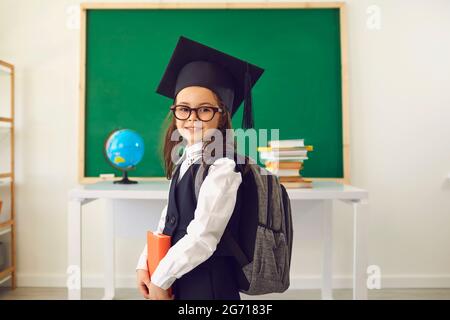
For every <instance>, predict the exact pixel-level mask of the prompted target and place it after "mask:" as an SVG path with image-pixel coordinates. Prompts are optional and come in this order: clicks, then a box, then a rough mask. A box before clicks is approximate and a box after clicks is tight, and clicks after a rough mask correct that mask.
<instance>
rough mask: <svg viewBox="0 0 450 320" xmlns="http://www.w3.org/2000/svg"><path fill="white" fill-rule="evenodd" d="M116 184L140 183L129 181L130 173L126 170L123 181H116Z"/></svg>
mask: <svg viewBox="0 0 450 320" xmlns="http://www.w3.org/2000/svg"><path fill="white" fill-rule="evenodd" d="M114 183H118V184H135V183H138V182H137V181H133V180H129V179H128V171H126V170H124V171H123V176H122V180H117V181H114Z"/></svg>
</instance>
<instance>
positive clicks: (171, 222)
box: [163, 163, 242, 258]
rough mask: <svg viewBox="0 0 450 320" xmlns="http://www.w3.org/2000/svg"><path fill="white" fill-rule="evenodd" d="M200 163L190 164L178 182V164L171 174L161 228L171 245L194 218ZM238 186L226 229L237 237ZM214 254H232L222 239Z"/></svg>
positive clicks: (178, 238)
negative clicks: (163, 224) (165, 210)
mask: <svg viewBox="0 0 450 320" xmlns="http://www.w3.org/2000/svg"><path fill="white" fill-rule="evenodd" d="M200 165H201V164H197V163H194V164H192V165H191V166H190V167H189V168H188V169H187V170H186V172H185V173H184V175H183V177H182V178H181V180H180V181H179V182H178V176H179V172H180V166H177V167H176V168H175V172H174V174H173V176H172V183H171V186H170V190H169V203H168V207H167V215H166V224H165V227H164V230H163V233H164V234H165V235H169V236H171V245H172V246H173V245H174V244H175V243H177V242H178V241H179V240H180V239H181V238H183V237H184V236H185V235H186V233H187V232H186V229H187V227H188V225H189V223H190V222H191V221H192V219H194V212H195V209H196V208H197V199H196V197H195V185H194V183H195V175H196V173H197V170H198V168H199V167H200ZM240 189H241V188H240V187H239V189H238V194H237V198H236V205H235V207H234V211H233V214H232V216H231V218H230V221H229V222H228V225H227V227H226V229H227V230H228V231H230V232H231V234H232V235H234V236H236V237H238V233H239V215H240V206H241V202H242V200H241V196H240V194H241V192H239V191H240ZM214 256H232V253H231V252H230V251H229V250H228V248H227V246H226V245H225V242H224V241H222V239H221V240H220V241H219V243H218V245H217V249H216V251H215V252H214V254H213V257H214ZM211 258H212V257H211Z"/></svg>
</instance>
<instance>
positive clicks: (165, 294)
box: [148, 282, 174, 300]
mask: <svg viewBox="0 0 450 320" xmlns="http://www.w3.org/2000/svg"><path fill="white" fill-rule="evenodd" d="M148 295H149V299H150V300H173V299H174V296H173V295H172V296H170V295H169V290H165V289H162V288H160V287H158V286H157V285H155V284H153V283H151V282H150V283H149V285H148Z"/></svg>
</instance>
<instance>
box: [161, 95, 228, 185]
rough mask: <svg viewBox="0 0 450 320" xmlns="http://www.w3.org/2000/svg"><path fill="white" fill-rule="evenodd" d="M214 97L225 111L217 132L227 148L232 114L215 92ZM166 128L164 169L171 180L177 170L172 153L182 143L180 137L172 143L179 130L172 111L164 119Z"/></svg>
mask: <svg viewBox="0 0 450 320" xmlns="http://www.w3.org/2000/svg"><path fill="white" fill-rule="evenodd" d="M213 95H214V97H215V99H216V101H217V104H218V106H220V107H221V108H222V109H223V110H224V111H223V112H222V113H220V120H219V126H218V128H217V130H219V131H220V132H221V134H222V137H223V139H224V141H223V146H224V148H225V145H226V141H225V139H226V137H227V135H226V130H227V129H231V128H232V126H231V115H230V112H229V111H228V109H227V107H226V106H225V105H224V103H223V102H222V101H221V100H220V98H219V97H218V95H217V94H216V93H215V92H213ZM174 104H176V97H175V99H174ZM164 126H165V127H166V128H167V130H166V133H165V135H164V139H163V150H162V151H163V152H162V153H163V161H164V168H165V172H166V178H167V179H169V180H170V179H171V178H172V174H173V170H174V168H175V164H174V161H173V158H172V153H173V151H174V148H175V147H176V146H177V145H178V144H179V143H180V141H181V137H180V140H179V141H172V139H171V137H172V134H173V132H174V131H175V130H176V129H177V126H176V120H175V117H174V116H173V114H172V111H169V113H168V114H167V116H166V118H165V119H164ZM211 142H212V141H211ZM211 142H206V143H205V144H204V145H203V150H204V149H205V147H207V145H208V144H210V143H211ZM233 145H234V143H233ZM179 151H180V150H175V152H179Z"/></svg>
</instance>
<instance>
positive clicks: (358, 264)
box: [353, 202, 367, 300]
mask: <svg viewBox="0 0 450 320" xmlns="http://www.w3.org/2000/svg"><path fill="white" fill-rule="evenodd" d="M366 219H367V216H366V215H365V214H359V215H358V202H353V299H354V300H367V284H366V275H367V273H366V272H367V250H366V247H367V224H366Z"/></svg>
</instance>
